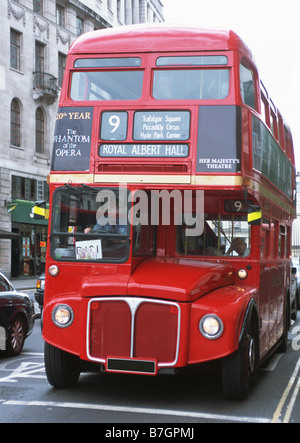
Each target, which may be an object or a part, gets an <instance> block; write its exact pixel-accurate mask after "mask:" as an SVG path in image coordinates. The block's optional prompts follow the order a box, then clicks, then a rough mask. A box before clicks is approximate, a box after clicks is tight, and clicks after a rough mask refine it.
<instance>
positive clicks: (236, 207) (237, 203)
mask: <svg viewBox="0 0 300 443" xmlns="http://www.w3.org/2000/svg"><path fill="white" fill-rule="evenodd" d="M225 212H229V213H231V214H232V213H234V214H236V213H239V214H247V213H248V206H247V204H246V202H245V201H243V200H226V201H225Z"/></svg>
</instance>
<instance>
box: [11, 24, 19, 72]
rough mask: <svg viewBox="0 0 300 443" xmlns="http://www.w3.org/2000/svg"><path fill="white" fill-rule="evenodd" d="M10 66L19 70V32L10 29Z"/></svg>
mask: <svg viewBox="0 0 300 443" xmlns="http://www.w3.org/2000/svg"><path fill="white" fill-rule="evenodd" d="M10 67H11V68H13V69H16V70H17V71H20V70H21V34H20V33H19V32H17V31H14V30H13V29H11V30H10Z"/></svg>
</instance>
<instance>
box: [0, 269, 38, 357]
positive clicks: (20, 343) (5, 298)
mask: <svg viewBox="0 0 300 443" xmlns="http://www.w3.org/2000/svg"><path fill="white" fill-rule="evenodd" d="M34 320H35V310H34V303H33V301H32V300H31V299H30V298H29V296H28V295H27V294H23V293H22V292H17V291H16V290H15V289H14V287H13V285H12V284H11V283H10V281H9V280H8V279H7V278H6V277H5V275H4V274H3V273H2V272H1V271H0V329H1V331H0V332H1V336H2V338H3V335H4V333H5V340H3V341H4V345H5V346H3V343H2V341H0V345H1V350H2V351H6V353H7V354H8V355H10V356H16V355H19V354H20V352H21V351H22V349H23V347H24V343H25V340H26V338H27V337H28V336H29V335H30V334H31V333H32V330H33V327H34Z"/></svg>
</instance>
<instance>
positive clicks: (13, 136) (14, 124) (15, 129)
mask: <svg viewBox="0 0 300 443" xmlns="http://www.w3.org/2000/svg"><path fill="white" fill-rule="evenodd" d="M10 144H11V145H12V146H17V147H20V146H21V109H20V104H19V101H18V100H17V99H16V98H14V99H13V101H12V102H11V106H10Z"/></svg>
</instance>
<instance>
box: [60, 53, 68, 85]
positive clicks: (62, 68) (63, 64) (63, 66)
mask: <svg viewBox="0 0 300 443" xmlns="http://www.w3.org/2000/svg"><path fill="white" fill-rule="evenodd" d="M66 61H67V56H66V55H65V54H62V53H61V52H59V53H58V87H59V88H62V84H63V79H64V73H65V69H66Z"/></svg>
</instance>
